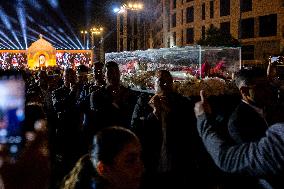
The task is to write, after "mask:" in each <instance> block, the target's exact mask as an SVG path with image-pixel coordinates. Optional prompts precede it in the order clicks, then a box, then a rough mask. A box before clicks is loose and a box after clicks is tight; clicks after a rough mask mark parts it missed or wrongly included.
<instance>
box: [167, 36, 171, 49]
mask: <svg viewBox="0 0 284 189" xmlns="http://www.w3.org/2000/svg"><path fill="white" fill-rule="evenodd" d="M167 42H168V45H167V47H168V48H170V46H171V40H170V38H168V41H167Z"/></svg>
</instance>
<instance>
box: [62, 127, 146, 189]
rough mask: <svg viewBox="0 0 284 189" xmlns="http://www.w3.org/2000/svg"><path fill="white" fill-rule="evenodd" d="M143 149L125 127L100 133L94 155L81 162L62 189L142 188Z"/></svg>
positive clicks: (95, 141) (108, 129)
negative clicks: (140, 186)
mask: <svg viewBox="0 0 284 189" xmlns="http://www.w3.org/2000/svg"><path fill="white" fill-rule="evenodd" d="M140 156H141V146H140V143H139V140H138V138H137V137H136V136H135V134H134V133H132V132H131V131H129V130H128V129H125V128H122V127H109V128H105V129H102V130H101V131H99V132H98V133H97V134H96V135H95V136H94V139H93V145H92V147H91V149H90V152H89V153H88V154H87V155H84V156H83V157H81V158H80V159H79V161H78V162H77V164H76V166H75V167H74V168H73V170H72V171H71V172H70V173H69V175H67V176H66V177H65V179H64V181H63V185H62V187H61V189H94V188H96V189H138V188H139V185H140V180H141V176H142V173H143V164H142V161H141V159H140Z"/></svg>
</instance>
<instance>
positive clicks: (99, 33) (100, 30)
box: [90, 27, 104, 62]
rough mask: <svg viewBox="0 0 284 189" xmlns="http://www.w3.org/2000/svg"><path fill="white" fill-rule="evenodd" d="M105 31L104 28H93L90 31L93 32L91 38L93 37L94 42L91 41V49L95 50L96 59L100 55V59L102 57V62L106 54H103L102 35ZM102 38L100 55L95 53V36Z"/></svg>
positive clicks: (101, 40)
mask: <svg viewBox="0 0 284 189" xmlns="http://www.w3.org/2000/svg"><path fill="white" fill-rule="evenodd" d="M103 31H104V29H103V27H93V28H91V29H90V32H91V37H92V39H91V40H92V41H91V43H92V44H91V45H92V47H91V49H93V50H94V54H95V55H96V56H95V59H96V58H97V57H98V54H99V55H100V56H99V57H100V61H101V62H103V54H104V52H103V37H102V35H103ZM95 35H96V36H101V38H100V46H99V53H96V51H95V39H94V36H95Z"/></svg>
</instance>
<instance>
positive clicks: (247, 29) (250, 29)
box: [241, 18, 254, 39]
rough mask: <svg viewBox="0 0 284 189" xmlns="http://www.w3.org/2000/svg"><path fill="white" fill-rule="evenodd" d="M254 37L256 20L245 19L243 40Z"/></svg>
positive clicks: (242, 22)
mask: <svg viewBox="0 0 284 189" xmlns="http://www.w3.org/2000/svg"><path fill="white" fill-rule="evenodd" d="M253 37H254V18H248V19H243V20H242V21H241V38H242V39H246V38H253Z"/></svg>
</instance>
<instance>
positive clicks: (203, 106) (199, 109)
mask: <svg viewBox="0 0 284 189" xmlns="http://www.w3.org/2000/svg"><path fill="white" fill-rule="evenodd" d="M203 93H204V91H203V90H201V91H200V99H201V100H200V101H199V102H196V103H195V106H194V112H195V116H196V117H197V116H200V115H202V114H204V113H206V114H211V107H210V105H209V104H208V102H207V100H206V99H205V98H204V94H203Z"/></svg>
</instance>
